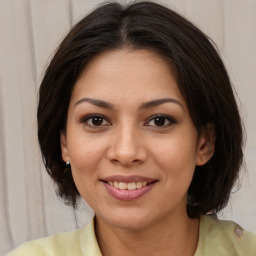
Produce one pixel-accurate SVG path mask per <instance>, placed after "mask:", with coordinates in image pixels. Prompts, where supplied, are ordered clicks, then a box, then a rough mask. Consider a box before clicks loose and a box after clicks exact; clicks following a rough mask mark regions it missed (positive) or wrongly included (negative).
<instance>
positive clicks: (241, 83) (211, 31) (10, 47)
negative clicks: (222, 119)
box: [0, 0, 256, 255]
mask: <svg viewBox="0 0 256 256" xmlns="http://www.w3.org/2000/svg"><path fill="white" fill-rule="evenodd" d="M100 2H102V1H95V0H94V1H93V0H61V1H60V0H59V1H57V0H30V1H29V0H0V38H1V39H0V44H1V45H0V255H3V254H4V253H5V252H7V251H8V250H10V249H12V248H14V247H16V246H17V245H19V244H21V243H22V242H24V241H26V240H31V239H35V238H39V237H42V236H46V235H50V234H53V233H56V232H61V231H66V230H71V229H74V228H75V227H76V224H75V217H74V212H73V211H72V209H70V208H68V207H66V206H64V205H63V204H62V203H61V202H60V201H59V200H58V199H57V198H56V196H55V193H54V189H53V185H52V183H51V182H50V181H49V179H48V177H47V176H46V174H45V170H44V168H43V166H42V164H41V158H40V152H39V149H38V143H37V136H36V104H37V89H38V86H39V84H40V80H41V78H42V73H43V70H44V68H45V67H46V63H47V61H48V60H49V58H50V55H51V53H52V52H53V50H54V49H55V47H56V46H57V45H58V43H59V42H60V40H61V38H63V36H64V35H65V34H66V33H67V31H68V30H69V28H70V26H71V25H72V24H74V23H75V22H76V21H77V20H79V19H80V18H81V17H83V15H85V14H86V13H87V12H88V11H89V10H90V9H91V8H92V7H94V6H95V5H96V4H98V3H100ZM158 2H160V3H165V4H168V5H169V6H170V7H172V8H173V9H174V10H177V11H178V12H180V13H181V14H183V15H185V16H186V17H188V18H189V19H191V20H192V21H193V22H194V23H196V24H197V25H198V26H199V27H200V28H201V29H202V30H203V31H204V32H205V33H206V34H208V35H209V36H210V37H211V38H212V39H213V40H214V41H215V42H216V43H217V46H218V48H219V51H220V53H221V55H222V57H223V59H224V61H225V64H226V65H227V68H228V70H229V73H230V76H231V79H232V81H233V84H234V86H235V87H236V90H237V93H238V95H239V97H240V101H239V105H240V108H241V111H242V114H243V118H244V123H245V127H246V129H247V145H246V149H245V157H246V164H247V172H244V173H243V175H242V176H241V183H242V188H241V189H240V190H239V191H238V192H237V193H235V194H233V195H232V197H231V203H230V204H229V205H228V207H227V208H226V210H225V211H224V213H222V214H221V216H220V217H221V218H225V219H233V220H235V221H237V222H238V223H239V224H241V225H242V226H243V227H244V228H246V229H249V230H252V231H256V218H255V216H256V203H255V201H256V200H255V197H256V186H255V184H256V170H255V166H256V133H255V129H256V114H255V107H256V104H255V96H256V85H255V81H256V75H255V74H256V50H255V45H256V0H170V1H167V0H166V1H158ZM91 216H92V212H91V210H90V209H89V208H88V207H87V206H86V205H83V206H81V207H80V209H79V210H78V211H77V213H76V217H77V225H78V226H81V225H83V224H85V223H87V222H88V221H89V219H90V217H91Z"/></svg>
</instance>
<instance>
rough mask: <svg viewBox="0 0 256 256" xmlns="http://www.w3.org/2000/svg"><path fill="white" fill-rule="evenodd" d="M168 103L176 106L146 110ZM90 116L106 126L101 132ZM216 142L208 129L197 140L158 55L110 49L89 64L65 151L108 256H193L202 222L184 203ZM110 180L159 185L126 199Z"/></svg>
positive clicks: (75, 96) (76, 92)
mask: <svg viewBox="0 0 256 256" xmlns="http://www.w3.org/2000/svg"><path fill="white" fill-rule="evenodd" d="M88 98H89V99H97V100H101V101H104V102H107V103H108V105H110V106H108V107H106V104H105V105H104V104H100V105H101V106H98V105H99V104H98V102H95V101H94V102H92V101H91V100H90V101H88V100H87V99H88ZM166 98H168V99H171V101H169V102H164V103H163V102H162V103H161V104H160V103H159V104H158V105H152V104H151V106H149V105H150V104H145V103H146V102H151V101H153V100H158V99H166ZM95 104H97V105H95ZM91 114H98V115H102V116H104V119H103V122H102V123H96V124H97V126H96V127H95V125H94V124H95V122H94V123H93V122H92V121H93V120H92V118H88V115H91ZM159 114H161V115H164V116H167V118H162V119H161V120H162V123H161V125H159V122H156V119H154V117H155V115H159ZM98 124H100V125H98ZM212 137H213V135H212V134H209V132H207V131H206V130H204V129H203V131H202V132H201V133H200V135H199V134H198V132H197V130H196V128H195V126H194V124H193V121H192V120H191V117H190V114H189V111H188V108H187V105H186V102H185V100H184V98H183V97H182V95H181V93H180V91H179V89H178V86H177V83H176V80H175V78H174V76H173V74H172V70H171V67H170V64H169V63H168V61H167V60H165V59H163V58H162V57H160V56H159V55H157V54H156V53H154V52H153V51H150V50H145V49H142V50H131V49H126V48H124V49H119V50H115V51H107V52H104V53H102V54H100V55H98V56H96V57H95V58H94V59H93V60H92V61H91V62H90V63H89V64H88V65H87V67H86V68H85V70H84V71H83V73H82V74H81V76H80V77H79V79H78V81H77V82H76V84H75V86H74V89H73V92H72V96H71V100H70V105H69V108H68V116H67V127H66V132H65V134H64V133H62V134H61V147H62V156H63V160H64V161H69V162H70V164H71V169H72V174H73V177H74V181H75V184H76V186H77V188H78V191H79V192H80V195H81V196H82V197H83V199H84V200H85V201H86V202H87V203H88V204H89V205H90V206H91V207H92V208H93V210H94V211H95V214H96V235H97V238H98V242H99V245H100V248H101V251H102V254H103V255H112V256H114V255H183V256H186V255H194V253H195V250H196V247H197V242H198V232H199V231H198V230H199V220H198V219H190V218H189V217H188V216H187V213H186V197H187V191H188V188H189V185H190V183H191V180H192V177H193V173H194V169H195V166H196V165H203V164H205V163H206V162H207V161H208V160H209V159H210V157H211V156H212V152H213V148H214V143H213V139H212ZM111 175H122V176H130V175H140V176H143V177H148V178H151V179H154V180H155V181H156V182H155V184H154V185H153V187H152V188H151V190H150V191H148V192H147V193H146V194H144V195H143V196H141V197H139V198H137V199H135V200H130V201H124V200H118V199H116V198H114V197H113V196H112V195H110V193H109V192H108V191H107V189H106V187H105V186H104V182H102V180H105V179H106V177H108V176H111ZM185 241H186V242H185ZM185 245H186V246H185Z"/></svg>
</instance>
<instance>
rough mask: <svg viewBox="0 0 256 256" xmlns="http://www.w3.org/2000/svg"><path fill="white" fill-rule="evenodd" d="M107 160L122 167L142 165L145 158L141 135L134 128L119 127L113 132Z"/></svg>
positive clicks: (145, 153) (145, 152)
mask: <svg viewBox="0 0 256 256" xmlns="http://www.w3.org/2000/svg"><path fill="white" fill-rule="evenodd" d="M107 157H108V159H109V160H110V161H111V162H113V163H116V164H120V165H122V166H127V167H128V166H133V165H138V164H141V163H143V162H144V161H145V160H146V158H147V151H146V148H145V146H144V143H143V140H142V137H141V134H140V133H139V131H138V129H136V128H135V127H127V126H123V127H119V128H118V129H116V130H115V131H114V132H113V135H112V137H111V143H110V147H109V148H108V152H107Z"/></svg>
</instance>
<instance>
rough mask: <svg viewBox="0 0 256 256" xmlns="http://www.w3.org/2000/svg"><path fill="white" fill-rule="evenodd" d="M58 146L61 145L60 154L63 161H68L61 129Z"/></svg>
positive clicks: (63, 134)
mask: <svg viewBox="0 0 256 256" xmlns="http://www.w3.org/2000/svg"><path fill="white" fill-rule="evenodd" d="M60 146H61V154H62V159H63V161H64V162H67V161H68V162H70V157H69V153H68V146H67V138H66V133H65V131H61V133H60Z"/></svg>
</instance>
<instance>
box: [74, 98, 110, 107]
mask: <svg viewBox="0 0 256 256" xmlns="http://www.w3.org/2000/svg"><path fill="white" fill-rule="evenodd" d="M82 102H89V103H91V104H93V105H96V106H98V107H102V108H108V109H114V105H113V104H111V103H109V102H106V101H104V100H98V99H92V98H82V99H80V100H79V101H77V102H76V103H75V105H74V106H76V105H78V104H80V103H82Z"/></svg>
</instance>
